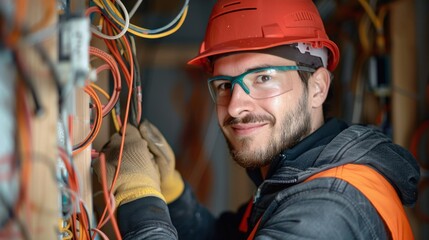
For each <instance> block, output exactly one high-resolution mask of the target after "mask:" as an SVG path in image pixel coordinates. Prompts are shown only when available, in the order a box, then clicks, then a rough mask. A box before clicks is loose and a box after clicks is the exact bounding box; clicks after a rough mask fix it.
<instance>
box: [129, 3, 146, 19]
mask: <svg viewBox="0 0 429 240" xmlns="http://www.w3.org/2000/svg"><path fill="white" fill-rule="evenodd" d="M142 2H143V0H137V2H136V4H134V7H133V9H131V11H130V13H129V15H130V18H132V17H133V16H134V13H136V11H137V9H138V8H139V7H140V4H142Z"/></svg>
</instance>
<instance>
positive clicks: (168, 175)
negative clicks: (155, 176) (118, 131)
mask: <svg viewBox="0 0 429 240" xmlns="http://www.w3.org/2000/svg"><path fill="white" fill-rule="evenodd" d="M140 133H141V135H142V137H143V138H144V139H146V140H147V142H148V146H149V149H150V151H151V153H152V154H153V155H154V157H155V162H156V163H157V164H158V167H159V172H160V174H161V192H162V195H164V197H165V200H166V201H167V203H171V202H173V201H174V200H176V199H177V198H178V197H179V196H180V194H182V192H183V189H184V187H185V185H184V183H183V179H182V177H181V176H180V173H179V172H178V171H177V170H176V169H175V164H176V159H175V157H174V152H173V150H172V149H171V147H170V145H169V144H168V142H167V141H166V140H165V138H164V136H163V135H162V134H161V132H160V131H159V130H158V128H156V127H155V126H154V125H153V124H151V123H150V122H149V121H148V120H145V121H144V122H143V123H141V124H140Z"/></svg>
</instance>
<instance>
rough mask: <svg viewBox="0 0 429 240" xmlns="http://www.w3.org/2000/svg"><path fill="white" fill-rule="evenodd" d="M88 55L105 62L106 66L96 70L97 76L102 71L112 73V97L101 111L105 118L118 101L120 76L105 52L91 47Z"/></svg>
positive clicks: (111, 59)
mask: <svg viewBox="0 0 429 240" xmlns="http://www.w3.org/2000/svg"><path fill="white" fill-rule="evenodd" d="M89 53H90V55H93V56H97V57H98V58H100V59H102V60H103V61H105V62H106V64H103V65H101V66H100V67H98V68H97V69H96V72H97V74H99V73H100V72H101V71H103V70H109V69H110V70H111V72H112V75H113V93H112V97H110V100H109V102H108V103H107V105H106V106H105V107H104V108H103V111H102V115H103V117H105V116H106V115H107V114H109V112H110V111H111V110H112V108H113V107H114V105H115V104H116V103H117V102H118V100H119V94H120V92H121V88H122V86H121V75H120V72H119V68H118V65H117V62H116V60H115V59H114V58H113V57H112V56H111V55H110V54H108V53H106V52H104V51H102V50H100V49H98V48H96V47H93V46H90V48H89Z"/></svg>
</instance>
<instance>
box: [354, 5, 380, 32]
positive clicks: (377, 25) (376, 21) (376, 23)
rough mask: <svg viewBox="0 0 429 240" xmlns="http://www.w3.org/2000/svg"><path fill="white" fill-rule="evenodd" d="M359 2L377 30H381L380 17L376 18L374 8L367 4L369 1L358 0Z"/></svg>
mask: <svg viewBox="0 0 429 240" xmlns="http://www.w3.org/2000/svg"><path fill="white" fill-rule="evenodd" d="M359 3H360V4H361V5H362V7H363V9H365V11H366V13H367V14H368V16H369V19H371V21H372V23H373V24H374V26H375V28H376V29H377V31H382V30H383V25H382V24H381V21H380V19H378V18H377V16H376V15H375V13H374V10H373V9H372V7H371V6H370V5H369V3H368V2H367V1H366V0H359Z"/></svg>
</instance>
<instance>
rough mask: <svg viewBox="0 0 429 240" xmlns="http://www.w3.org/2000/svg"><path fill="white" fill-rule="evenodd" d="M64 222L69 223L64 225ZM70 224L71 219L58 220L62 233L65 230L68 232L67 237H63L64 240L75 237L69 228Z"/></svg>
mask: <svg viewBox="0 0 429 240" xmlns="http://www.w3.org/2000/svg"><path fill="white" fill-rule="evenodd" d="M64 222H66V223H67V225H66V226H64V227H63V223H64ZM70 225H71V224H70V219H69V220H66V221H63V220H61V219H60V220H59V222H58V227H59V228H60V233H65V232H66V233H68V236H67V237H63V238H62V239H63V240H69V239H73V233H72V232H71V231H70V230H69V228H70Z"/></svg>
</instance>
